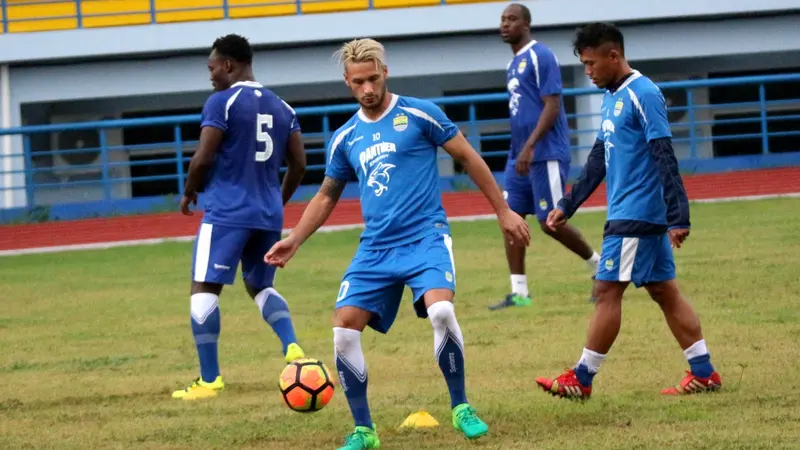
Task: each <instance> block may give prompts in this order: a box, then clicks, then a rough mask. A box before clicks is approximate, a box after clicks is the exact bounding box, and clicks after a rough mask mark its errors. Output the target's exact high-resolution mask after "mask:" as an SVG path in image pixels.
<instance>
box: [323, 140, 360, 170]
mask: <svg viewBox="0 0 800 450" xmlns="http://www.w3.org/2000/svg"><path fill="white" fill-rule="evenodd" d="M346 134H347V133H340V134H338V135H335V136H334V138H333V139H332V140H331V145H330V148H329V149H328V151H327V152H326V155H325V156H326V160H327V164H326V165H325V176H326V177H329V178H334V179H336V180H344V181H350V180H351V179H352V178H353V169H352V168H351V167H350V164H349V163H348V161H347V154H346V152H345V149H344V145H343V144H344V141H345V139H344V137H345V135H346Z"/></svg>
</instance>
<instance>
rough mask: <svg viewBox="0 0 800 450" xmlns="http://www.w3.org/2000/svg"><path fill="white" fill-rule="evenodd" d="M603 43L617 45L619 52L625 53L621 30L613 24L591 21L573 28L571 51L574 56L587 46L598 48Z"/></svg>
mask: <svg viewBox="0 0 800 450" xmlns="http://www.w3.org/2000/svg"><path fill="white" fill-rule="evenodd" d="M603 44H614V45H617V46H619V49H620V54H622V55H625V39H624V38H623V37H622V32H621V31H619V28H617V27H616V26H615V25H614V24H611V23H603V22H593V23H589V24H586V25H584V26H582V27H580V28H578V29H577V30H575V39H574V40H573V41H572V51H573V53H574V54H575V56H578V55H579V54H580V52H581V51H582V50H584V49H587V48H598V47H600V46H602V45H603Z"/></svg>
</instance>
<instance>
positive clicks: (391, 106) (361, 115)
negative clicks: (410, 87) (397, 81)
mask: <svg viewBox="0 0 800 450" xmlns="http://www.w3.org/2000/svg"><path fill="white" fill-rule="evenodd" d="M390 95H391V96H392V101H391V103H389V107H388V108H386V111H384V112H383V114H381V116H380V117H378V118H377V119H375V120H372V119H370V118H368V117H367V115H366V114H364V111H363V110H361V109H359V110H358V118H359V119H360V120H361V121H362V122H367V123H375V122H380V121H381V120H383V118H384V117H386V116H387V115H388V114H389V113H390V112H391V111H392V110H393V109H394V106H395V105H397V101H398V100H400V96H399V95H397V94H391V93H390Z"/></svg>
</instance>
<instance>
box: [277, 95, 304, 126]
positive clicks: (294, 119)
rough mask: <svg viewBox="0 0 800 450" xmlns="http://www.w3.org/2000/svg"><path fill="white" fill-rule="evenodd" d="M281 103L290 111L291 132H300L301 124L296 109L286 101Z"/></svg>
mask: <svg viewBox="0 0 800 450" xmlns="http://www.w3.org/2000/svg"><path fill="white" fill-rule="evenodd" d="M281 101H282V102H283V104H284V106H286V109H288V110H289V117H290V120H291V124H290V125H289V127H290V128H291V131H290V132H291V133H294V132H297V131H300V122H299V121H298V120H297V113H296V112H295V110H294V108H292V107H291V106H290V105H289V104H288V103H286V102H285V101H284V100H281Z"/></svg>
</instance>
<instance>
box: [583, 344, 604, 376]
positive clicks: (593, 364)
mask: <svg viewBox="0 0 800 450" xmlns="http://www.w3.org/2000/svg"><path fill="white" fill-rule="evenodd" d="M604 359H606V355H601V354H600V353H597V352H595V351H592V350H589V349H588V348H585V347H584V349H583V354H582V355H581V359H579V360H578V364H577V365H580V364H583V365H584V366H586V368H588V369H589V372H591V373H597V372H599V371H600V366H601V365H602V364H603V360H604ZM577 365H576V366H577Z"/></svg>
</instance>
